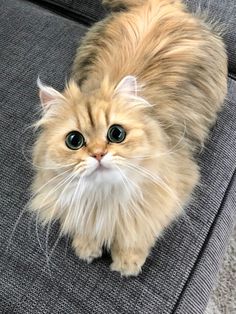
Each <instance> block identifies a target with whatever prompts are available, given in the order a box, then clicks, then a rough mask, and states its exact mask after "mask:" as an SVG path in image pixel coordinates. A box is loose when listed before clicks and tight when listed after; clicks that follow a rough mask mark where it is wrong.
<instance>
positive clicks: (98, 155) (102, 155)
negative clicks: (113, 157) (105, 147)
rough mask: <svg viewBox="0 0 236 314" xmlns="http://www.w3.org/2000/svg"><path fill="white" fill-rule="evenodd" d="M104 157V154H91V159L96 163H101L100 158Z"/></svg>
mask: <svg viewBox="0 0 236 314" xmlns="http://www.w3.org/2000/svg"><path fill="white" fill-rule="evenodd" d="M105 155H106V153H96V154H93V155H92V157H93V158H96V159H97V160H98V161H101V159H102V157H104V156H105Z"/></svg>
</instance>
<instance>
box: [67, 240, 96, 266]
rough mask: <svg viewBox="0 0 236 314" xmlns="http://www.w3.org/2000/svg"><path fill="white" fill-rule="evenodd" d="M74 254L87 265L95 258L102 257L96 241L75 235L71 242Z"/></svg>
mask: <svg viewBox="0 0 236 314" xmlns="http://www.w3.org/2000/svg"><path fill="white" fill-rule="evenodd" d="M72 246H73V248H74V250H75V254H76V255H77V256H78V257H79V258H80V259H82V260H84V261H86V262H87V263H91V262H92V261H93V260H94V259H95V258H98V257H100V256H102V246H101V245H100V243H98V241H96V239H92V238H90V237H88V236H85V235H83V236H82V235H79V234H77V235H75V236H74V238H73V241H72Z"/></svg>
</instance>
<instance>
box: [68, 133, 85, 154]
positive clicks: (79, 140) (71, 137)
mask: <svg viewBox="0 0 236 314" xmlns="http://www.w3.org/2000/svg"><path fill="white" fill-rule="evenodd" d="M65 143H66V146H67V147H68V148H69V149H73V150H77V149H79V148H81V147H82V146H83V145H85V140H84V137H83V135H82V134H81V133H80V132H78V131H72V132H70V133H68V134H67V136H66V140H65Z"/></svg>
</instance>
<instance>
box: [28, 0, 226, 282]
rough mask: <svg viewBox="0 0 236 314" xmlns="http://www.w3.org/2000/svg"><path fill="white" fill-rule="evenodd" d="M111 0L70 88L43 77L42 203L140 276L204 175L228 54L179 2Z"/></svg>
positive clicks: (64, 228)
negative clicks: (203, 158) (204, 152)
mask: <svg viewBox="0 0 236 314" xmlns="http://www.w3.org/2000/svg"><path fill="white" fill-rule="evenodd" d="M104 3H105V4H107V5H109V6H110V7H111V8H112V9H114V11H113V13H112V14H111V15H110V16H108V17H107V18H105V19H104V20H103V21H101V22H99V23H97V24H96V25H94V26H93V27H92V28H91V29H90V30H89V32H88V34H87V35H86V36H85V38H84V40H83V42H82V44H81V45H80V47H79V49H78V52H77V54H76V58H75V61H74V65H73V71H72V76H71V80H70V82H69V83H68V85H67V86H66V88H65V90H64V91H63V92H62V93H59V92H58V91H56V90H54V89H53V88H52V87H48V86H44V85H42V84H41V83H40V82H39V88H40V99H41V103H42V107H43V114H42V117H41V119H40V120H39V121H38V122H37V123H36V125H37V127H40V129H41V132H40V134H39V136H38V139H37V141H36V144H35V147H34V153H33V160H34V164H35V165H36V166H35V168H36V175H35V180H34V183H33V186H32V190H33V198H32V201H31V210H33V211H34V212H36V213H37V214H38V215H39V216H40V218H41V220H42V222H43V223H45V224H46V223H50V222H51V221H53V220H59V221H60V225H61V232H62V234H69V235H70V236H71V237H72V239H73V241H72V245H73V248H74V250H75V252H76V254H77V255H78V256H79V257H80V258H81V259H83V260H86V261H87V262H91V261H92V260H93V259H94V258H97V257H99V256H101V255H102V247H103V246H106V247H107V248H108V249H110V250H111V255H112V260H113V262H112V264H111V269H112V270H115V271H118V272H120V273H121V274H122V275H125V276H130V275H137V274H138V273H139V272H140V271H141V267H142V265H143V264H144V262H145V260H146V258H147V256H148V254H149V251H150V249H151V247H152V246H153V245H154V243H155V240H156V238H157V237H158V236H159V235H160V234H161V233H162V231H163V229H164V228H165V227H166V226H168V225H169V224H170V223H171V222H172V221H173V220H174V219H175V218H176V217H177V216H178V215H180V214H181V213H182V212H183V207H184V206H185V205H186V202H187V201H188V200H189V198H190V195H191V193H192V191H193V189H194V187H195V185H196V184H197V183H198V181H199V169H198V166H197V163H196V161H195V160H194V154H195V153H196V152H197V151H198V150H199V148H201V147H202V146H203V145H204V141H205V140H206V138H207V135H208V133H209V128H210V127H211V126H212V125H213V123H214V122H215V120H216V116H217V112H218V111H219V110H220V108H221V106H222V103H223V100H224V97H225V94H226V89H227V86H226V85H227V80H226V77H227V57H226V52H225V46H224V44H223V42H222V40H221V38H220V36H219V35H218V34H217V33H216V32H215V31H214V30H213V29H211V27H210V26H209V25H207V23H205V22H204V21H202V20H200V19H199V18H197V17H194V16H192V15H191V14H190V13H188V12H187V10H186V8H185V6H184V5H183V4H182V3H181V2H180V1H178V0H143V1H142V0H139V1H137V0H123V1H121V0H120V1H118V0H114V1H112V0H106V1H104ZM117 8H122V10H120V11H119V10H117Z"/></svg>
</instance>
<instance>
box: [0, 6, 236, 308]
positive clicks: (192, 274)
mask: <svg viewBox="0 0 236 314" xmlns="http://www.w3.org/2000/svg"><path fill="white" fill-rule="evenodd" d="M84 32H85V28H84V27H83V26H81V25H79V24H77V23H75V22H72V21H69V20H66V19H64V18H62V17H58V16H57V15H54V14H51V13H49V12H47V11H45V10H42V9H40V7H38V6H35V5H32V4H30V3H29V2H25V1H23V0H21V1H20V0H1V5H0V55H1V62H0V147H1V149H0V160H1V163H0V252H1V254H0V313H9V314H10V313H11V314H14V313H16V314H25V313H27V314H28V313H29V314H31V313H32V314H35V313H48V314H49V313H50V314H56V313H67V314H70V313H71V314H72V313H73V314H74V313H85V314H89V313H101V314H102V313H108V314H113V313H114V314H115V313H116V314H122V313H130V314H135V313H143V314H149V313H150V314H153V313H155V314H170V313H180V314H190V313H191V314H195V313H196V314H201V313H202V310H203V308H204V306H205V303H206V300H207V297H208V293H209V291H210V289H211V286H212V281H213V280H214V278H215V275H216V271H217V268H218V261H219V259H220V257H221V256H222V252H223V248H224V247H225V243H226V242H227V237H228V235H229V233H230V230H231V227H232V224H233V217H234V215H235V212H236V204H235V194H234V191H235V181H234V180H235V174H234V173H235V165H236V149H235V147H236V145H235V144H236V129H235V125H236V110H235V106H236V83H235V82H234V81H233V80H231V79H229V93H228V97H227V101H226V104H225V108H224V110H223V111H222V113H221V114H220V117H219V119H218V122H217V124H216V126H215V128H214V130H213V132H212V136H211V138H210V140H209V142H208V144H207V149H206V150H204V152H203V153H202V155H201V156H200V158H199V159H200V160H199V162H200V164H201V168H202V182H201V183H202V184H201V186H200V187H199V188H197V189H196V192H195V197H194V200H193V201H192V203H191V204H190V205H189V207H188V208H187V209H186V215H185V216H183V217H182V218H180V219H179V220H178V221H177V222H176V223H174V224H173V225H172V226H171V227H170V228H168V230H166V232H165V234H164V236H163V237H162V238H161V239H159V240H158V242H157V244H156V246H155V247H154V249H153V250H152V252H151V255H150V257H149V258H148V260H147V262H146V264H145V266H144V268H143V272H142V274H141V275H140V276H138V277H137V278H129V279H126V278H121V277H120V276H119V274H117V273H112V272H110V270H109V263H110V257H109V255H106V256H104V257H103V258H101V259H99V260H97V261H96V262H94V263H92V264H91V265H87V264H85V263H84V262H82V261H80V260H78V258H77V257H76V256H75V255H74V253H73V251H72V250H71V248H70V241H69V240H68V239H65V238H62V239H60V240H59V241H57V238H58V225H57V224H54V225H53V226H52V228H51V231H50V236H49V239H48V246H49V249H48V251H49V253H48V254H50V260H49V262H48V263H47V260H46V257H45V254H46V252H45V250H46V249H45V247H46V241H47V230H43V229H42V228H41V227H40V226H37V227H36V224H35V219H32V218H31V217H30V216H29V215H28V214H23V215H22V216H21V213H22V210H23V208H24V206H25V204H26V202H27V200H28V198H29V192H28V187H29V185H30V181H31V179H32V170H31V164H30V162H28V161H27V160H26V158H27V159H28V158H29V155H30V154H29V152H28V150H29V148H30V144H31V142H32V140H33V135H32V133H31V131H30V130H27V129H26V128H27V126H28V125H29V124H31V123H32V122H34V121H35V119H36V116H35V112H36V111H37V106H38V98H37V89H36V84H35V82H36V78H37V76H38V74H40V76H41V78H42V80H43V81H44V82H47V83H51V84H52V85H53V86H54V87H56V88H59V89H61V88H62V87H63V85H64V82H65V76H66V75H67V73H68V69H69V67H70V64H71V61H72V58H73V55H74V53H75V48H76V43H77V41H78V39H79V38H80V37H81V35H83V34H84ZM24 147H25V148H24ZM22 151H24V154H25V155H26V157H24V156H23V152H22ZM16 223H17V224H16ZM196 304H197V305H196Z"/></svg>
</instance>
